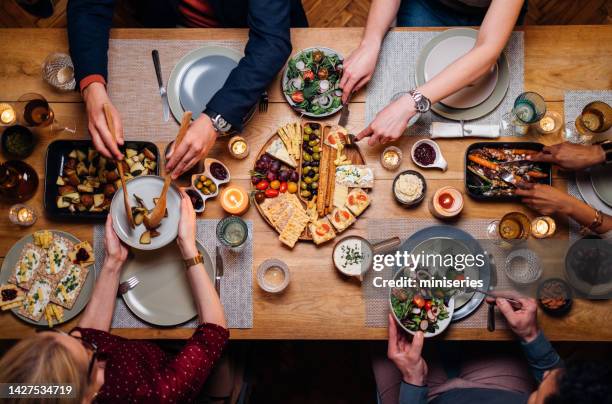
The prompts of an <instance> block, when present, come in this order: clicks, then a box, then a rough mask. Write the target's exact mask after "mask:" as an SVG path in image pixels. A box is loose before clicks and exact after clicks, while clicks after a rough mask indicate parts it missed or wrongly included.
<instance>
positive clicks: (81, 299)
mask: <svg viewBox="0 0 612 404" xmlns="http://www.w3.org/2000/svg"><path fill="white" fill-rule="evenodd" d="M94 283H95V272H94V255H93V249H92V247H91V245H90V244H89V242H87V241H84V242H81V241H80V240H79V239H77V238H76V237H74V236H73V235H71V234H69V233H66V232H63V231H59V230H41V231H37V232H35V233H34V234H30V235H28V236H26V237H24V238H22V239H21V240H19V241H18V242H17V243H15V244H14V245H13V247H11V249H10V251H9V252H8V254H7V255H6V258H5V259H4V262H3V263H2V268H1V269H0V290H1V292H0V307H1V308H2V311H3V312H6V311H8V310H11V311H12V312H13V313H14V314H15V315H16V316H17V317H19V318H20V319H22V320H24V321H26V322H28V323H30V324H34V325H37V326H49V327H53V326H54V325H58V324H62V323H65V322H67V321H70V320H71V319H72V318H74V317H75V316H76V315H77V314H79V313H80V312H81V311H82V310H83V308H85V306H86V305H87V302H88V301H89V298H90V297H91V293H92V291H93V286H94Z"/></svg>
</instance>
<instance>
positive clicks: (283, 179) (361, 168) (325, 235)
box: [251, 121, 374, 248]
mask: <svg viewBox="0 0 612 404" xmlns="http://www.w3.org/2000/svg"><path fill="white" fill-rule="evenodd" d="M347 139H348V132H347V131H346V129H345V128H343V127H340V126H332V125H326V124H322V123H319V122H309V121H306V122H292V123H289V124H286V125H284V126H282V127H280V128H278V130H277V131H276V133H274V134H273V135H272V136H271V137H270V138H269V139H268V141H267V142H266V143H265V144H264V145H263V147H262V148H261V149H260V151H259V153H258V154H257V157H256V160H255V164H254V166H253V169H252V170H251V184H252V190H251V195H252V196H253V199H254V201H255V206H256V208H257V210H258V212H259V213H260V215H261V216H262V217H263V219H264V220H265V221H266V222H267V223H268V224H269V225H270V226H272V228H274V229H275V230H276V231H277V232H278V233H279V235H280V236H279V240H280V241H281V242H282V243H283V244H285V245H287V246H288V247H290V248H293V247H294V246H295V243H296V242H297V241H298V240H305V241H313V242H314V243H315V244H317V245H318V244H322V243H324V242H326V241H329V240H331V239H333V238H335V237H336V235H337V234H339V233H341V232H342V231H344V230H346V229H347V228H348V227H350V226H351V225H352V224H353V223H354V222H355V221H356V220H357V217H358V216H359V215H361V214H362V213H363V212H364V211H365V209H366V208H367V207H368V206H369V204H370V198H371V196H370V190H371V188H372V187H373V186H374V174H373V170H372V168H370V167H368V166H367V165H366V164H365V159H364V158H363V155H362V154H361V152H360V150H359V148H358V146H357V145H355V144H347Z"/></svg>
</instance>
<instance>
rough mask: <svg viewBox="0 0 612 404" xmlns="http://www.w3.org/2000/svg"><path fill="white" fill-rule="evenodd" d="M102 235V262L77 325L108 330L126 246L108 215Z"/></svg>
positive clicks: (125, 255)
mask: <svg viewBox="0 0 612 404" xmlns="http://www.w3.org/2000/svg"><path fill="white" fill-rule="evenodd" d="M104 237H105V238H104V247H105V250H106V256H105V258H104V264H103V266H102V270H101V271H100V277H99V278H98V280H97V281H96V285H95V287H94V291H93V293H92V295H91V300H90V301H89V304H87V308H86V309H85V312H84V313H83V315H82V316H81V317H80V319H79V324H78V327H80V328H92V329H94V330H100V331H107V332H108V330H110V326H111V322H112V319H113V313H114V311H115V301H116V299H117V288H118V287H119V278H120V277H121V268H122V267H123V263H124V262H125V260H126V258H127V248H126V247H125V246H124V245H123V244H122V243H121V241H119V238H118V237H117V235H116V234H115V231H114V230H113V225H112V219H111V216H110V215H108V217H107V218H106V225H105V236H104Z"/></svg>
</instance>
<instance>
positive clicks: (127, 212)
mask: <svg viewBox="0 0 612 404" xmlns="http://www.w3.org/2000/svg"><path fill="white" fill-rule="evenodd" d="M103 108H104V115H105V117H106V125H107V126H108V129H109V130H110V133H111V135H113V140H114V141H115V143H117V135H116V134H115V124H114V122H113V115H112V114H111V111H110V106H109V105H108V104H104V105H103ZM115 162H116V163H117V170H119V177H120V178H121V188H123V204H124V205H125V215H126V216H127V219H128V223H129V224H130V227H131V228H132V229H134V228H135V227H136V226H135V225H134V217H133V216H132V208H131V207H130V200H129V197H128V193H127V186H126V185H125V175H124V173H123V163H122V162H121V161H120V160H116V159H115Z"/></svg>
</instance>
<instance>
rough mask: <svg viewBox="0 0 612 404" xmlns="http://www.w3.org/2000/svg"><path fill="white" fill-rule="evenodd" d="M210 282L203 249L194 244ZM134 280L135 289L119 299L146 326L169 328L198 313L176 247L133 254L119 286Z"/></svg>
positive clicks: (210, 272) (211, 273) (209, 267)
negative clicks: (146, 324)
mask: <svg viewBox="0 0 612 404" xmlns="http://www.w3.org/2000/svg"><path fill="white" fill-rule="evenodd" d="M196 245H197V247H198V250H199V251H200V254H202V257H203V258H204V262H203V264H204V268H205V269H206V273H207V274H208V276H209V277H210V279H211V281H213V282H214V279H215V268H214V266H213V263H212V260H211V259H210V256H209V255H208V253H207V252H206V250H205V249H204V247H203V246H202V245H201V244H200V243H199V242H196ZM132 276H135V277H136V278H138V281H139V283H138V285H136V287H134V288H133V289H130V290H129V291H128V292H127V293H125V294H123V295H122V298H123V301H124V302H125V304H126V305H127V306H128V308H129V309H130V310H131V311H132V312H133V313H134V314H135V315H136V316H137V317H139V318H140V319H142V320H144V321H146V322H147V323H150V324H154V325H158V326H163V327H169V326H176V325H179V324H182V323H185V322H187V321H189V320H191V319H192V318H194V317H195V316H196V315H197V314H198V312H197V309H196V306H195V303H194V301H193V296H192V294H191V287H190V285H189V281H188V279H187V272H186V271H185V266H184V264H183V260H182V257H181V252H180V250H179V248H178V246H177V244H176V243H171V244H169V245H167V246H165V247H164V248H161V249H159V250H157V251H155V252H151V251H137V250H134V256H133V258H130V259H129V260H128V261H127V262H126V264H125V266H124V268H123V273H122V274H121V282H124V281H126V280H128V279H129V278H131V277H132Z"/></svg>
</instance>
